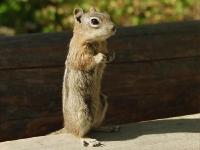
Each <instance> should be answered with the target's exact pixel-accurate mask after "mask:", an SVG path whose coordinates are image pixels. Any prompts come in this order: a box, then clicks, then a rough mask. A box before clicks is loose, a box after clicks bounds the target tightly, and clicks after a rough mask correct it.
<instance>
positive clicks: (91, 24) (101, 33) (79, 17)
mask: <svg viewBox="0 0 200 150" xmlns="http://www.w3.org/2000/svg"><path fill="white" fill-rule="evenodd" d="M74 22H75V24H74V34H77V35H80V36H81V37H84V39H85V40H88V41H101V40H106V39H107V38H109V37H110V36H111V35H113V34H115V32H116V27H115V24H114V23H113V22H112V20H111V18H110V16H109V15H108V14H107V13H101V12H97V11H96V10H95V9H94V8H91V9H90V11H89V12H86V13H84V11H83V10H82V9H81V8H75V9H74Z"/></svg>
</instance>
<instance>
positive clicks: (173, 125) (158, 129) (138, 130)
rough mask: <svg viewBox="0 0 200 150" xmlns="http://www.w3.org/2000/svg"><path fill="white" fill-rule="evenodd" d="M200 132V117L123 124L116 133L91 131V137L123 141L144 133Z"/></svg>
mask: <svg viewBox="0 0 200 150" xmlns="http://www.w3.org/2000/svg"><path fill="white" fill-rule="evenodd" d="M184 132H185V133H200V119H169V120H155V121H148V122H141V123H135V124H134V123H132V124H127V125H123V126H122V127H121V129H120V131H119V132H115V133H99V132H95V133H94V132H93V133H91V137H93V138H96V139H98V140H100V141H122V140H129V139H134V138H137V137H139V136H143V135H150V134H165V133H184Z"/></svg>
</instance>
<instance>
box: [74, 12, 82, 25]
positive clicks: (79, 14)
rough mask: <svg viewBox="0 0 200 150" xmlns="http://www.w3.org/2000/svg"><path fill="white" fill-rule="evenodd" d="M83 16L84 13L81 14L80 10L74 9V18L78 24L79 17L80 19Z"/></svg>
mask: <svg viewBox="0 0 200 150" xmlns="http://www.w3.org/2000/svg"><path fill="white" fill-rule="evenodd" d="M83 14H84V12H83V9H82V8H75V9H74V18H75V20H76V21H78V22H79V23H81V17H82V15H83Z"/></svg>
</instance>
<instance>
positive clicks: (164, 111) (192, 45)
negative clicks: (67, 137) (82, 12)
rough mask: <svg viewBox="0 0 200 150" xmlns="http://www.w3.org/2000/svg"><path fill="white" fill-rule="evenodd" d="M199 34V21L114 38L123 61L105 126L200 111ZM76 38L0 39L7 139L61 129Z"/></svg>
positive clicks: (114, 70)
mask: <svg viewBox="0 0 200 150" xmlns="http://www.w3.org/2000/svg"><path fill="white" fill-rule="evenodd" d="M197 29H198V30H197ZM199 29H200V22H198V21H197V22H187V23H172V24H160V25H152V26H142V27H135V28H121V29H119V33H118V34H117V35H116V36H115V37H114V38H112V39H110V42H111V44H110V48H111V49H115V50H116V52H117V59H116V61H115V62H114V63H112V64H110V65H108V67H107V69H106V72H105V76H104V81H103V90H104V92H105V93H106V94H107V95H108V96H109V103H110V105H109V110H108V113H107V117H106V120H105V123H106V124H121V123H127V122H134V121H143V120H149V119H156V118H163V117H171V116H177V115H185V114H191V113H197V112H200V96H199V93H200V86H199V85H200V67H199V66H200V57H199V54H200V46H199V42H200V38H199V37H200V30H199ZM195 30H196V31H195ZM70 36H71V35H70V33H67V34H66V33H49V34H34V35H24V36H17V37H6V38H3V39H1V40H0V77H1V78H0V141H4V140H11V139H17V138H22V137H31V136H36V135H44V134H45V133H49V132H51V131H53V130H55V129H58V128H61V127H62V113H61V88H62V77H63V72H64V67H63V66H64V65H63V64H64V60H65V57H66V53H67V48H66V45H67V41H69V38H70Z"/></svg>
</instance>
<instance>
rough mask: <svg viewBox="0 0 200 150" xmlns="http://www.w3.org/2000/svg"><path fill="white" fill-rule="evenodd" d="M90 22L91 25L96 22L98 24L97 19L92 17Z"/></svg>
mask: <svg viewBox="0 0 200 150" xmlns="http://www.w3.org/2000/svg"><path fill="white" fill-rule="evenodd" d="M91 23H92V24H93V25H98V24H99V20H97V19H95V18H93V19H91Z"/></svg>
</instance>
